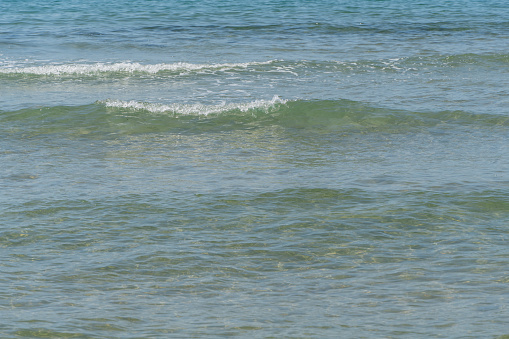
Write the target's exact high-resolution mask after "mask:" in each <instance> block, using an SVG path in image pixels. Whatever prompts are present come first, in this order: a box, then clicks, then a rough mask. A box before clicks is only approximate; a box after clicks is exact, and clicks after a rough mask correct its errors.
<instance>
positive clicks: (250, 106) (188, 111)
mask: <svg viewBox="0 0 509 339" xmlns="http://www.w3.org/2000/svg"><path fill="white" fill-rule="evenodd" d="M286 102H287V100H283V99H281V98H280V97H278V96H277V95H276V96H274V97H273V98H272V99H271V100H255V101H251V102H247V103H221V104H218V105H204V104H176V103H175V104H159V103H157V104H155V103H147V102H139V101H122V100H111V99H109V100H103V101H98V102H97V103H99V104H103V105H104V106H106V107H113V108H123V109H128V110H134V111H148V112H151V113H172V114H175V115H209V114H220V113H224V112H233V111H240V112H247V111H250V110H263V111H266V112H267V111H269V110H270V109H271V108H275V107H276V105H278V104H286Z"/></svg>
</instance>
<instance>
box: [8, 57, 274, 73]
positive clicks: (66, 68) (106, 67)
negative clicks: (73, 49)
mask: <svg viewBox="0 0 509 339" xmlns="http://www.w3.org/2000/svg"><path fill="white" fill-rule="evenodd" d="M273 62H274V61H272V60H271V61H265V62H246V63H224V64H191V63H185V62H177V63H171V64H166V63H161V64H148V65H145V64H140V63H136V62H135V63H132V62H119V63H95V64H64V65H44V66H27V67H8V68H0V73H3V74H35V75H75V74H77V75H94V74H98V73H145V74H156V73H159V72H164V71H169V72H189V71H203V70H211V71H214V70H229V69H237V68H248V67H251V66H256V65H267V64H271V63H273Z"/></svg>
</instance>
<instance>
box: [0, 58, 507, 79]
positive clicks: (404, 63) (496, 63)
mask: <svg viewBox="0 0 509 339" xmlns="http://www.w3.org/2000/svg"><path fill="white" fill-rule="evenodd" d="M508 64H509V54H506V53H503V54H496V53H495V54H494V53H488V54H474V53H467V54H451V55H448V54H437V55H422V56H419V55H416V56H411V57H395V58H388V59H375V60H371V59H359V60H329V61H314V60H295V61H292V60H269V61H262V62H244V63H211V64H192V63H185V62H177V63H158V64H141V63H138V62H119V63H90V64H85V63H83V64H82V63H70V64H61V65H40V66H13V65H12V63H11V64H9V65H8V66H3V67H0V79H6V78H7V79H16V78H23V79H24V78H27V77H36V78H37V77H44V79H47V78H48V77H49V79H50V81H51V79H53V78H54V79H56V80H58V79H61V78H65V79H71V80H72V79H75V78H85V79H87V78H92V79H96V78H131V77H133V78H136V77H140V78H144V77H146V76H153V77H173V76H182V75H189V74H195V75H197V74H219V73H220V72H246V71H248V72H255V73H260V74H264V73H280V74H283V73H285V74H290V75H293V76H306V75H313V74H321V73H338V74H342V73H348V74H356V73H370V72H384V73H387V72H388V73H394V72H401V73H404V72H415V71H420V70H423V69H427V70H429V69H440V68H454V67H462V66H474V65H475V66H479V67H490V68H492V67H504V68H505V67H507V65H508Z"/></svg>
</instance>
